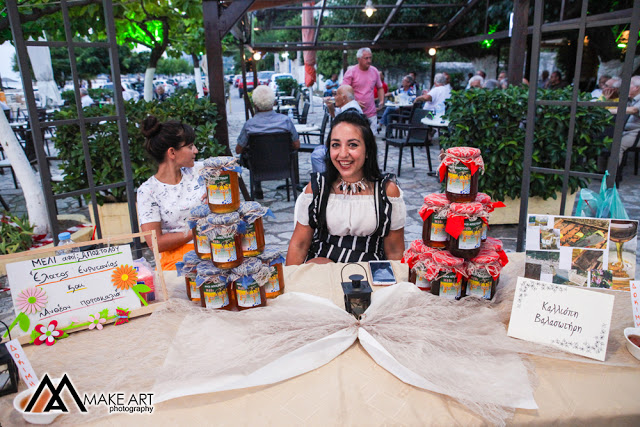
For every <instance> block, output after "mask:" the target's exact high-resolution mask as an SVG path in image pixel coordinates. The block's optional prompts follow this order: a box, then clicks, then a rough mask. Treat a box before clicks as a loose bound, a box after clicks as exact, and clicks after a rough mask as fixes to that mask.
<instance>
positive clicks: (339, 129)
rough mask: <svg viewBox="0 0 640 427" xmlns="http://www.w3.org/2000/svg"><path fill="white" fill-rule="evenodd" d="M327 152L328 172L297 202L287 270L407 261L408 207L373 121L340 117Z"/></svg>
mask: <svg viewBox="0 0 640 427" xmlns="http://www.w3.org/2000/svg"><path fill="white" fill-rule="evenodd" d="M327 149H328V155H327V157H326V170H327V171H326V172H325V173H324V174H313V175H312V179H311V182H310V183H309V184H308V185H307V187H306V189H305V191H304V193H303V194H301V195H300V196H299V197H298V200H297V201H296V207H295V215H294V217H295V221H296V222H295V229H294V231H293V236H292V237H291V241H290V243H289V250H288V252H287V265H299V264H302V263H304V262H310V263H319V264H324V263H328V262H356V261H369V260H382V259H391V260H399V259H401V258H402V255H403V252H404V225H405V220H406V207H405V204H404V200H403V199H402V191H401V190H400V188H399V187H398V186H397V185H396V183H395V180H394V176H393V175H390V174H385V175H383V174H382V173H381V172H380V168H379V167H378V160H377V158H378V156H377V146H376V140H375V137H374V136H373V132H372V131H371V128H370V126H369V121H368V120H367V118H366V117H365V116H364V115H362V114H360V113H358V112H356V111H352V110H350V111H345V112H343V113H341V114H339V115H338V116H336V118H335V120H334V122H333V126H332V127H331V132H330V134H329V138H328V139H327Z"/></svg>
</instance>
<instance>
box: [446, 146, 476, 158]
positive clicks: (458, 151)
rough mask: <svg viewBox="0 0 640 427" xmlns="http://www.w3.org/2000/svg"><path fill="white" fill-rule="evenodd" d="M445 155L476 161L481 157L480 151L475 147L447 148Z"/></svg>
mask: <svg viewBox="0 0 640 427" xmlns="http://www.w3.org/2000/svg"><path fill="white" fill-rule="evenodd" d="M445 154H450V155H452V156H456V157H459V158H465V159H475V158H476V157H478V156H480V149H478V148H475V147H451V148H447V150H446V151H445Z"/></svg>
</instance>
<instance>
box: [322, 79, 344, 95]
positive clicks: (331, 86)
mask: <svg viewBox="0 0 640 427" xmlns="http://www.w3.org/2000/svg"><path fill="white" fill-rule="evenodd" d="M338 86H340V83H338V75H337V74H336V73H333V74H331V78H330V79H329V80H327V82H326V83H325V84H324V96H333V92H334V91H335V90H336V89H338Z"/></svg>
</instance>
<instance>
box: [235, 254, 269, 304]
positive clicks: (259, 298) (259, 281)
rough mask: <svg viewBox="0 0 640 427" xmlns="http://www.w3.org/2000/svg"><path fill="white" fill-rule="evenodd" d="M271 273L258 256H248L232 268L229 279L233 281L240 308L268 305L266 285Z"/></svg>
mask: <svg viewBox="0 0 640 427" xmlns="http://www.w3.org/2000/svg"><path fill="white" fill-rule="evenodd" d="M270 275H271V273H270V270H269V268H268V267H267V266H265V265H264V264H262V261H260V260H259V259H257V258H246V259H245V261H244V262H243V263H242V264H241V265H239V266H238V267H236V268H234V269H232V270H231V272H230V274H229V280H230V281H233V285H234V289H235V294H236V304H237V306H238V310H240V311H242V310H248V309H250V308H255V307H264V306H266V305H267V295H266V291H265V285H266V284H267V282H268V281H269V276H270Z"/></svg>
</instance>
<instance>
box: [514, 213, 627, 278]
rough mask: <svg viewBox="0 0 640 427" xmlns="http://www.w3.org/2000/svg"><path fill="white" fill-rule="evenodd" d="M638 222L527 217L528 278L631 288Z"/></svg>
mask: <svg viewBox="0 0 640 427" xmlns="http://www.w3.org/2000/svg"><path fill="white" fill-rule="evenodd" d="M637 234H638V221H631V220H614V219H600V218H579V217H570V216H553V215H529V220H528V224H527V238H526V241H527V244H526V251H527V258H526V264H525V274H524V275H525V276H526V277H528V278H530V279H534V280H543V281H546V282H551V283H555V284H558V285H574V286H583V287H591V288H606V289H613V290H617V291H628V290H629V282H630V281H631V280H633V279H634V278H635V273H636V270H635V269H636V247H637Z"/></svg>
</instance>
